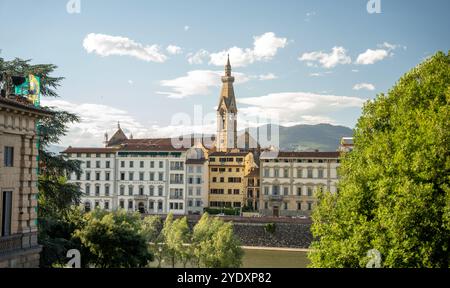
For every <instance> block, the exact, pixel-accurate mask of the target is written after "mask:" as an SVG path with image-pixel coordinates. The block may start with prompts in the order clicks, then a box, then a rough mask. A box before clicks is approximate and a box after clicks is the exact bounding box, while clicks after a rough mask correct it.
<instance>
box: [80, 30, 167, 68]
mask: <svg viewBox="0 0 450 288" xmlns="http://www.w3.org/2000/svg"><path fill="white" fill-rule="evenodd" d="M83 47H84V49H86V51H87V52H88V53H96V54H97V55H100V56H102V57H106V56H112V55H119V56H131V57H135V58H137V59H140V60H143V61H147V62H158V63H162V62H164V61H166V60H167V56H166V55H164V54H163V53H161V52H160V48H159V47H158V46H157V45H143V44H141V43H137V42H135V41H133V40H131V39H129V38H126V37H121V36H111V35H105V34H95V33H90V34H88V35H87V36H86V37H85V38H84V40H83Z"/></svg>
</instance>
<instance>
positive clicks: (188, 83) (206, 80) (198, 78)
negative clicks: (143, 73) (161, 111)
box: [157, 70, 249, 98]
mask: <svg viewBox="0 0 450 288" xmlns="http://www.w3.org/2000/svg"><path fill="white" fill-rule="evenodd" d="M222 75H223V71H211V70H193V71H189V72H187V75H186V76H182V77H178V78H175V79H171V80H162V81H161V82H160V84H161V86H163V87H168V88H170V89H172V91H171V92H161V91H159V92H157V93H158V94H162V95H167V96H168V97H169V98H186V97H189V96H192V95H207V94H209V93H210V88H211V87H220V85H221V83H222V82H221V80H220V77H221V76H222ZM233 76H234V77H235V79H236V82H235V83H236V84H240V83H244V82H247V81H249V77H247V76H246V75H245V74H243V73H236V72H235V73H233Z"/></svg>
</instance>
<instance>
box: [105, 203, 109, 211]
mask: <svg viewBox="0 0 450 288" xmlns="http://www.w3.org/2000/svg"><path fill="white" fill-rule="evenodd" d="M105 210H109V202H108V201H106V202H105Z"/></svg>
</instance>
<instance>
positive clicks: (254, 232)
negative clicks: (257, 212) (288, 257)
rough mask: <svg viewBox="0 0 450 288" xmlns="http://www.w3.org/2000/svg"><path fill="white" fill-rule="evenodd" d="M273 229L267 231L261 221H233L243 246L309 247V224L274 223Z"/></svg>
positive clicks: (310, 238) (310, 239) (310, 237)
mask: <svg viewBox="0 0 450 288" xmlns="http://www.w3.org/2000/svg"><path fill="white" fill-rule="evenodd" d="M274 225H275V229H274V231H273V232H272V233H271V232H268V231H266V229H265V226H266V224H263V223H237V222H235V223H233V228H234V232H235V234H236V236H237V237H238V238H239V239H240V240H241V243H242V245H244V246H262V247H283V248H309V246H310V244H311V241H312V239H313V237H312V234H311V232H310V228H311V224H305V223H274Z"/></svg>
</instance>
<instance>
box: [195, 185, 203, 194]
mask: <svg viewBox="0 0 450 288" xmlns="http://www.w3.org/2000/svg"><path fill="white" fill-rule="evenodd" d="M196 194H197V196H200V195H202V188H200V187H197V191H196Z"/></svg>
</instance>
